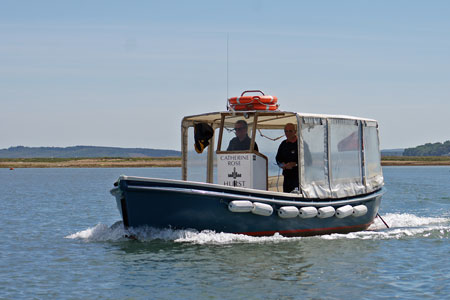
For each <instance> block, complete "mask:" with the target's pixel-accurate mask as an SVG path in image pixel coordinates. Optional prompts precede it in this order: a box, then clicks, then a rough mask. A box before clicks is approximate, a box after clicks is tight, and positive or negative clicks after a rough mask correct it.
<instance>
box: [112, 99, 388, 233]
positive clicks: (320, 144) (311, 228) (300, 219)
mask: <svg viewBox="0 0 450 300" xmlns="http://www.w3.org/2000/svg"><path fill="white" fill-rule="evenodd" d="M253 94H257V95H253ZM263 96H264V97H266V95H265V94H264V93H263V92H261V91H245V92H243V93H242V94H241V97H236V98H235V99H233V98H230V99H227V109H226V110H224V111H218V112H210V113H203V114H198V115H191V116H186V117H184V118H183V119H182V121H181V138H182V145H181V148H182V149H181V150H182V151H181V152H182V156H181V160H182V167H181V179H180V180H175V179H164V178H147V177H136V176H126V175H122V176H120V177H119V178H118V180H117V181H116V182H115V183H114V186H115V187H114V188H113V189H112V190H111V194H112V195H113V196H114V197H115V199H116V203H117V207H118V210H119V211H120V214H121V216H122V220H123V225H124V227H125V228H136V227H141V226H148V227H154V228H172V229H194V230H197V231H202V230H211V231H215V232H218V233H219V232H225V233H234V234H245V235H251V236H271V235H274V234H277V233H278V234H280V235H283V236H311V235H323V234H331V233H348V232H355V231H361V230H365V229H367V228H368V227H369V226H370V225H371V223H373V221H374V219H375V217H376V216H377V215H378V210H379V207H380V202H381V198H382V196H383V194H384V193H385V188H384V187H383V185H384V179H383V173H382V168H381V156H380V149H379V133H378V123H377V121H376V120H373V119H367V118H359V117H352V116H346V115H325V114H311V113H300V112H295V111H284V110H280V109H279V103H277V99H276V100H272V101H270V100H267V97H266V98H264V99H266V100H267V101H265V102H264V103H263V102H261V98H262V97H263ZM231 99H233V100H232V101H231V102H230V100H231ZM242 99H244V100H249V99H250V100H249V101H247V102H246V101H243V100H242ZM242 103H243V104H242ZM274 106H276V107H275V108H274ZM239 120H243V121H245V123H246V124H247V134H248V138H249V139H250V144H249V147H248V149H246V150H228V148H227V144H228V143H229V142H230V141H231V139H232V138H234V136H235V134H236V132H235V131H234V126H235V124H237V123H236V122H237V121H239ZM288 123H290V124H293V125H294V126H295V128H296V134H295V135H296V137H297V141H298V142H297V152H298V167H297V169H298V178H299V179H298V187H297V188H295V189H294V190H292V191H291V192H284V191H283V190H281V189H282V186H283V179H284V178H283V175H281V174H280V173H281V170H280V168H279V167H278V165H277V164H276V161H275V154H276V151H277V149H278V146H279V144H280V142H281V140H282V139H283V138H284V131H283V130H284V128H285V126H286V124H288ZM194 150H195V151H194Z"/></svg>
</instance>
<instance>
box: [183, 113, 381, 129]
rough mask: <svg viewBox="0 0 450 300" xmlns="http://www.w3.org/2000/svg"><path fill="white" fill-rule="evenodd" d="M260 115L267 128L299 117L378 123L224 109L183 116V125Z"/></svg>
mask: <svg viewBox="0 0 450 300" xmlns="http://www.w3.org/2000/svg"><path fill="white" fill-rule="evenodd" d="M255 113H257V115H258V126H260V127H266V128H282V127H283V126H284V125H285V124H286V123H296V122H297V118H315V119H316V118H317V119H341V120H358V121H365V122H368V123H375V124H376V123H377V121H376V120H373V119H368V118H360V117H354V116H347V115H328V114H312V113H301V112H289V111H235V112H233V111H222V112H211V113H204V114H199V115H192V116H186V117H184V118H183V122H182V126H183V127H188V126H192V125H193V124H194V123H197V122H206V123H209V124H216V125H218V124H220V120H221V117H222V115H223V114H225V115H226V116H227V118H226V123H229V124H233V123H234V122H235V120H237V119H242V116H243V115H245V114H252V115H253V114H255Z"/></svg>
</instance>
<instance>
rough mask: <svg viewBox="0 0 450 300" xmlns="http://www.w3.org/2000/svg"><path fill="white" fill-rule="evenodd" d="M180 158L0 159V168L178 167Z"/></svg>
mask: <svg viewBox="0 0 450 300" xmlns="http://www.w3.org/2000/svg"><path fill="white" fill-rule="evenodd" d="M180 166H181V158H180V157H178V156H177V157H98V158H92V157H88V158H79V157H76V158H61V157H59V158H0V168H138V167H180Z"/></svg>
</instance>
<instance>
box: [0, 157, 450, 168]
mask: <svg viewBox="0 0 450 300" xmlns="http://www.w3.org/2000/svg"><path fill="white" fill-rule="evenodd" d="M381 165H382V166H450V157H449V156H446V157H442V156H428V157H427V156H425V157H424V156H420V157H419V156H410V157H407V156H388V157H382V159H381ZM179 167H181V157H138V158H109V157H102V158H1V159H0V168H13V169H16V168H179Z"/></svg>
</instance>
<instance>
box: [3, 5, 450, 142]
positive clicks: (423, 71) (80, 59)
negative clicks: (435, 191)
mask: <svg viewBox="0 0 450 300" xmlns="http://www.w3.org/2000/svg"><path fill="white" fill-rule="evenodd" d="M449 15H450V1H401V0H397V1H364V0H360V1H345V0H343V1H263V0H253V1H244V0H241V1H232V0H228V1H195V0H190V1H170V0H169V1H162V0H161V1H133V0H130V1H113V0H109V1H95V0H92V1H83V0H80V1H60V0H58V1H47V0H40V1H21V0H15V1H9V0H0V149H2V148H8V147H11V146H18V145H21V146H30V147H38V146H58V147H66V146H74V145H93V146H113V147H127V148H134V147H141V148H158V149H180V143H181V138H180V132H181V130H180V126H181V119H182V118H183V116H186V115H195V114H200V113H206V112H213V111H222V110H224V109H225V107H226V99H227V97H233V96H237V95H240V93H241V92H242V91H244V90H252V89H258V90H262V91H264V92H265V93H266V94H269V95H275V96H277V97H278V99H279V103H280V109H282V110H287V111H297V112H305V113H324V114H344V115H353V116H359V117H365V118H372V119H376V120H378V122H379V130H380V140H381V148H382V149H393V148H405V147H415V146H417V145H421V144H424V143H428V142H444V141H446V140H449V139H450V121H449V120H450V118H449V114H450V18H449V17H448V16H449Z"/></svg>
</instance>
